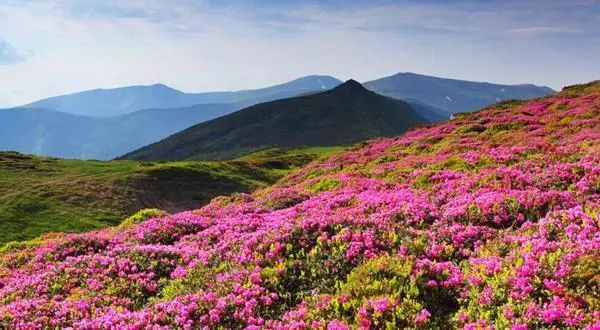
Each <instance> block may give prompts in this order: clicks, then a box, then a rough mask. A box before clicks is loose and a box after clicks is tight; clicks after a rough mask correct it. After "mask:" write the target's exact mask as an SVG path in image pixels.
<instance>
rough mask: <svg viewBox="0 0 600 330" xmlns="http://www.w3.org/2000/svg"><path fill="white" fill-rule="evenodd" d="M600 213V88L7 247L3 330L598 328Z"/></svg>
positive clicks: (509, 107)
mask: <svg viewBox="0 0 600 330" xmlns="http://www.w3.org/2000/svg"><path fill="white" fill-rule="evenodd" d="M349 111H350V110H349ZM69 183H70V184H77V182H76V181H73V180H70V181H69ZM599 201H600V81H599V82H596V83H591V84H587V85H582V86H574V87H571V88H568V89H565V90H564V91H563V92H561V93H559V94H558V95H556V96H550V97H547V98H544V99H541V100H534V101H529V102H505V103H501V104H498V105H496V106H492V107H489V108H485V109H482V110H480V111H478V112H475V113H466V114H459V115H457V116H456V118H455V119H454V120H451V121H446V122H443V123H439V124H436V125H431V126H428V127H421V128H416V129H413V130H411V131H409V132H407V133H405V134H403V135H400V136H397V137H394V138H387V139H377V140H373V141H370V142H367V143H364V144H360V145H357V146H355V147H354V148H352V149H351V150H348V151H346V152H343V153H340V154H336V155H333V156H332V157H329V158H328V159H326V160H323V161H317V162H313V163H311V164H308V165H306V166H302V167H301V168H300V169H298V170H295V171H293V172H292V173H291V174H289V175H288V176H286V177H285V178H283V179H282V180H280V181H278V182H277V183H276V184H274V185H272V186H270V187H268V188H266V189H261V190H258V191H256V192H254V193H252V194H233V195H231V196H224V197H219V198H215V199H213V200H212V201H211V202H210V203H209V204H207V205H205V206H204V207H202V208H200V209H197V210H193V211H186V212H181V213H177V214H173V215H154V216H143V215H142V216H139V217H136V218H134V220H135V221H128V222H129V223H130V225H128V226H119V227H114V228H108V229H103V230H101V231H96V232H90V233H85V234H70V235H64V234H63V235H60V234H55V235H47V236H44V237H42V238H39V239H36V240H32V241H26V242H17V243H12V244H8V245H6V246H4V248H0V297H1V299H0V328H2V329H31V328H34V329H43V328H58V329H64V328H73V329H148V328H160V329H182V328H189V329H202V328H207V329H265V330H271V329H588V330H592V329H597V328H598V325H599V324H600V323H599V317H598V306H599V305H598V302H599V294H598V288H599V287H600V241H599V238H600V223H599V221H598V220H599V218H598V216H599V214H600V203H599ZM28 207H30V206H24V207H23V209H25V210H26V209H27V208H28ZM33 209H34V210H36V208H33ZM136 223H137V224H136Z"/></svg>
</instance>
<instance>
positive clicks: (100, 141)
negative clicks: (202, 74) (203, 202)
mask: <svg viewBox="0 0 600 330" xmlns="http://www.w3.org/2000/svg"><path fill="white" fill-rule="evenodd" d="M239 107H241V105H237V104H200V105H194V106H191V107H185V108H176V109H146V110H140V111H136V112H133V113H129V114H125V115H121V116H116V117H107V118H97V117H89V116H78V115H73V114H68V113H63V112H59V111H54V110H48V109H35V108H31V109H7V110H0V150H12V151H18V152H21V153H27V154H35V155H45V156H52V157H62V158H77V159H100V160H108V159H112V158H115V157H117V156H119V155H122V154H124V153H126V152H129V151H131V150H135V149H137V148H140V147H143V146H145V145H148V144H150V143H153V142H156V141H158V140H160V139H163V138H165V137H167V136H169V135H171V134H173V133H175V132H178V131H180V130H182V129H185V128H187V127H189V126H192V125H194V124H196V123H200V122H203V121H206V120H209V119H213V118H217V117H219V116H222V115H224V114H227V113H230V112H232V111H235V110H237V109H238V108H239Z"/></svg>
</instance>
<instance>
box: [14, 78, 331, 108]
mask: <svg viewBox="0 0 600 330" xmlns="http://www.w3.org/2000/svg"><path fill="white" fill-rule="evenodd" d="M340 83H341V81H339V80H337V79H335V78H333V77H330V76H316V75H314V76H307V77H303V78H299V79H296V80H293V81H290V82H287V83H283V84H279V85H275V86H271V87H267V88H261V89H254V90H242V91H237V92H211V93H184V92H181V91H178V90H176V89H173V88H171V87H168V86H165V85H163V84H155V85H151V86H130V87H121V88H113V89H94V90H89V91H83V92H79V93H74V94H68V95H62V96H55V97H51V98H47V99H42V100H39V101H36V102H33V103H30V104H26V105H23V106H20V107H18V108H42V109H51V110H55V111H60V112H66V113H71V114H75V115H85V116H92V117H111V116H119V115H124V114H127V113H131V112H134V111H137V110H142V109H150V108H154V109H156V108H181V107H189V106H192V105H195V104H209V103H238V105H240V106H241V107H245V106H249V105H252V104H256V103H260V102H266V101H271V100H276V99H280V98H285V97H292V96H296V95H299V94H302V93H307V92H312V91H318V90H327V89H331V88H333V87H335V86H337V85H339V84H340Z"/></svg>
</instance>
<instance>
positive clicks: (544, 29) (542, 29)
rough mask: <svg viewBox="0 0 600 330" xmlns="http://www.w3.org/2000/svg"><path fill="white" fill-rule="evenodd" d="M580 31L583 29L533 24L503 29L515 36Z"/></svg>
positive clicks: (578, 32)
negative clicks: (532, 25)
mask: <svg viewBox="0 0 600 330" xmlns="http://www.w3.org/2000/svg"><path fill="white" fill-rule="evenodd" d="M581 33H583V31H581V30H579V29H573V28H564V27H550V26H534V27H526V28H517V29H509V30H506V31H505V34H506V35H507V36H509V37H516V38H535V37H541V36H557V35H574V34H581Z"/></svg>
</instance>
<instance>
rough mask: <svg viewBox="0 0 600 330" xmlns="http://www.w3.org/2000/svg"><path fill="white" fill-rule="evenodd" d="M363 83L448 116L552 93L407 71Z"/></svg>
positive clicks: (550, 91)
mask: <svg viewBox="0 0 600 330" xmlns="http://www.w3.org/2000/svg"><path fill="white" fill-rule="evenodd" d="M364 86H365V87H366V88H368V89H369V90H372V91H374V92H376V93H378V94H381V95H385V96H389V97H393V98H397V99H415V100H418V101H420V102H422V103H424V104H427V105H430V106H433V107H436V108H439V109H442V110H444V111H446V114H447V115H449V114H451V113H457V112H470V111H474V110H477V109H480V108H483V107H485V106H488V105H491V104H494V103H498V102H501V101H506V100H512V99H515V100H526V99H532V98H536V97H541V96H546V95H549V94H552V93H555V91H554V90H552V89H551V88H548V87H540V86H535V85H531V84H524V85H499V84H490V83H484V82H473V81H466V80H457V79H447V78H438V77H432V76H426V75H420V74H416V73H410V72H407V73H398V74H395V75H393V76H389V77H385V78H381V79H377V80H373V81H369V82H366V83H364Z"/></svg>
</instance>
